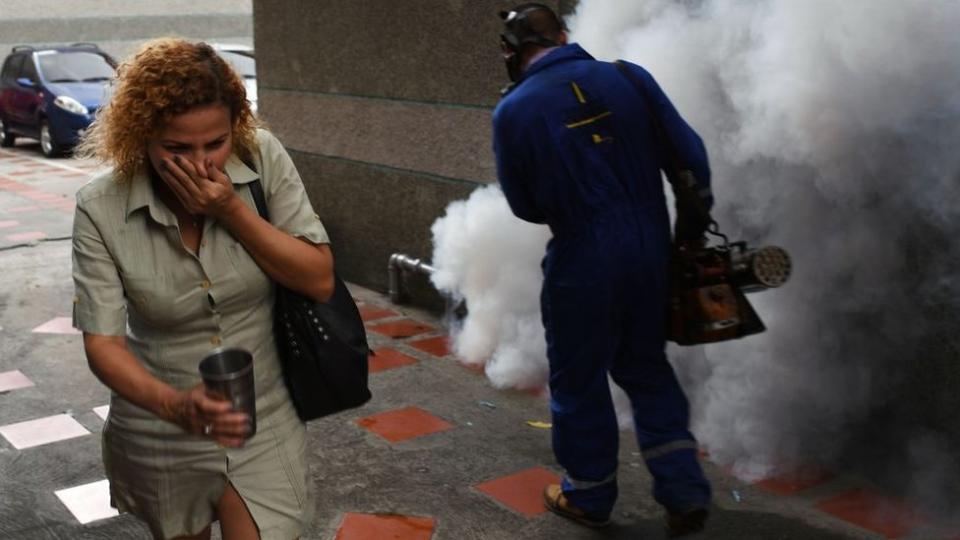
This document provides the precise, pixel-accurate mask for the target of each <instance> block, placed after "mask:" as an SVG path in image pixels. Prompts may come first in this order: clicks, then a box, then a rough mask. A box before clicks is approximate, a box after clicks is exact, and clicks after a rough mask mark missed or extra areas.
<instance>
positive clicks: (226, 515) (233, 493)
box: [217, 482, 260, 540]
mask: <svg viewBox="0 0 960 540" xmlns="http://www.w3.org/2000/svg"><path fill="white" fill-rule="evenodd" d="M217 518H218V519H219V520H220V532H221V533H222V534H223V540H260V529H258V528H257V523H256V522H255V521H253V516H251V515H250V511H249V510H247V505H246V504H244V502H243V499H242V498H241V497H240V494H239V493H237V490H236V489H235V488H234V487H233V484H231V483H230V482H227V487H226V489H224V490H223V495H222V496H221V497H220V500H219V501H217Z"/></svg>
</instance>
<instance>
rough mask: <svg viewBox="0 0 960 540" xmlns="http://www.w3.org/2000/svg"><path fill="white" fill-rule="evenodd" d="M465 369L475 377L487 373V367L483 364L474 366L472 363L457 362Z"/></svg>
mask: <svg viewBox="0 0 960 540" xmlns="http://www.w3.org/2000/svg"><path fill="white" fill-rule="evenodd" d="M457 363H458V364H460V365H461V366H463V367H465V368H466V369H468V370H470V371H472V372H474V373H476V374H477V375H483V374H484V373H486V372H487V366H486V365H484V364H476V363H473V362H457Z"/></svg>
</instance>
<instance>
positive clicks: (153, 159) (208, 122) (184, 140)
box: [147, 104, 233, 170]
mask: <svg viewBox="0 0 960 540" xmlns="http://www.w3.org/2000/svg"><path fill="white" fill-rule="evenodd" d="M232 151H233V123H232V119H231V118H230V109H229V108H228V107H227V106H226V105H223V104H216V105H204V106H202V107H197V108H195V109H191V110H189V111H187V112H185V113H183V114H180V115H177V116H174V117H173V119H171V120H170V122H169V123H168V124H167V125H166V126H165V127H164V128H163V129H161V130H160V131H159V132H158V133H157V134H156V136H154V137H152V138H150V139H149V140H148V141H147V157H148V158H149V159H150V164H151V165H153V168H154V170H160V163H161V161H162V160H163V158H170V159H173V158H174V156H180V157H181V158H185V159H188V160H190V161H192V162H193V163H194V164H202V163H205V160H206V159H210V160H211V161H212V162H213V165H214V166H215V167H217V168H218V169H221V170H223V166H224V164H225V163H226V162H227V158H229V157H230V153H231V152H232Z"/></svg>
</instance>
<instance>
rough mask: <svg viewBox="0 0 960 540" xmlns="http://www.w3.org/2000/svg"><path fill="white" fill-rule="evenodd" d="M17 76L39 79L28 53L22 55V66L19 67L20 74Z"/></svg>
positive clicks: (32, 79) (34, 80) (35, 80)
mask: <svg viewBox="0 0 960 540" xmlns="http://www.w3.org/2000/svg"><path fill="white" fill-rule="evenodd" d="M18 77H23V78H25V79H30V80H31V81H33V82H37V81H39V80H40V79H38V78H37V67H36V66H35V65H34V64H33V58H31V57H30V56H28V55H23V67H21V68H20V75H18Z"/></svg>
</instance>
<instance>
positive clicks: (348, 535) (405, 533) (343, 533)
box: [336, 513, 436, 540]
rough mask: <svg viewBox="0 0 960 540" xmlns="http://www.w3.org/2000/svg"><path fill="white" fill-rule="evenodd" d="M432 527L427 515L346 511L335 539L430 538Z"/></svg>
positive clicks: (390, 539)
mask: <svg viewBox="0 0 960 540" xmlns="http://www.w3.org/2000/svg"><path fill="white" fill-rule="evenodd" d="M434 527H436V521H435V520H434V519H433V518H427V517H413V516H399V515H389V514H354V513H348V514H347V515H346V516H344V518H343V523H342V524H341V525H340V528H339V529H338V530H337V539H336V540H430V538H432V537H433V529H434Z"/></svg>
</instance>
